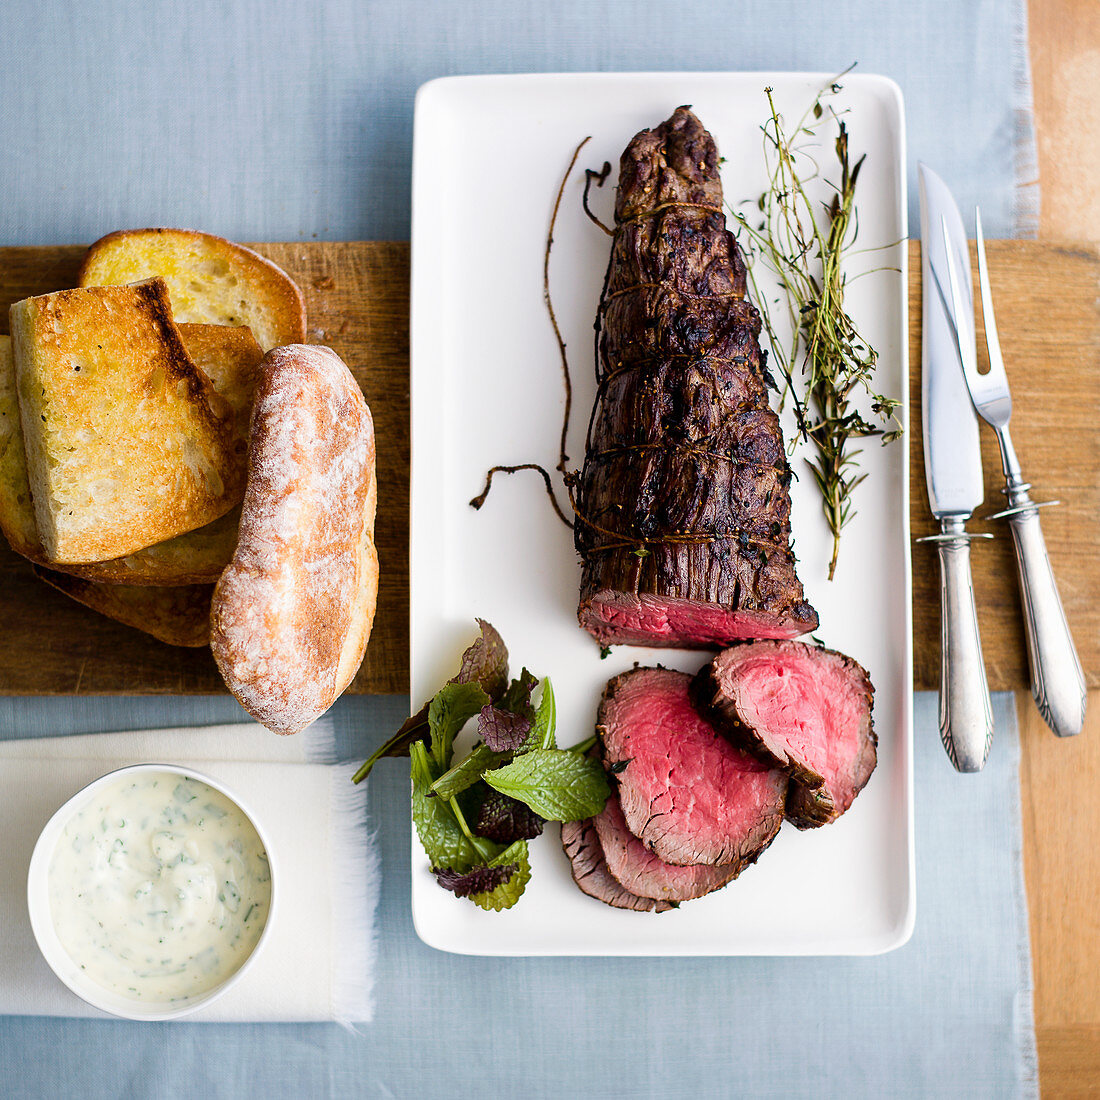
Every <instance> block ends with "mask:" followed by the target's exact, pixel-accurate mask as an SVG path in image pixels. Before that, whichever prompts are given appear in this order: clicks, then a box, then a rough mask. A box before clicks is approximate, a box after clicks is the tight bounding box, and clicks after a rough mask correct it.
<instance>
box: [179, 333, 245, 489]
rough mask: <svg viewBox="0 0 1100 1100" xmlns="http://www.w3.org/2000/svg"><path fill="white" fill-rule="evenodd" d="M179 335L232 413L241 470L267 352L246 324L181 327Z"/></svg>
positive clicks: (196, 363)
mask: <svg viewBox="0 0 1100 1100" xmlns="http://www.w3.org/2000/svg"><path fill="white" fill-rule="evenodd" d="M179 330H180V336H181V337H182V338H183V346H184V347H185V348H187V354H188V355H190V356H191V360H192V362H194V364H195V366H196V367H198V368H199V370H201V371H202V372H203V373H204V374H205V375H206V377H207V378H209V379H210V381H211V383H212V384H213V386H214V389H215V390H216V391H217V393H218V394H219V396H221V397H223V398H225V400H226V402H227V403H228V404H229V408H230V409H231V410H232V415H233V433H234V439H235V447H234V449H235V450H236V451H237V453H238V454H239V456H240V460H241V464H242V468H243V466H244V464H245V462H246V456H247V452H248V422H249V420H250V418H251V416H252V398H253V396H254V395H255V393H256V385H257V383H258V382H259V381H260V363H262V362H263V358H264V353H263V352H262V351H261V350H260V345H259V344H258V343H256V337H255V336H253V335H252V330H251V329H250V328H249V327H248V326H247V325H240V326H237V327H232V326H229V325H193V324H187V323H184V324H181V325H180V326H179Z"/></svg>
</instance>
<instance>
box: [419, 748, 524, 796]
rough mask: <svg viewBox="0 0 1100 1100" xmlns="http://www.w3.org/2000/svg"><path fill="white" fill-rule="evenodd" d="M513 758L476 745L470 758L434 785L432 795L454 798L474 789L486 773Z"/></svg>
mask: <svg viewBox="0 0 1100 1100" xmlns="http://www.w3.org/2000/svg"><path fill="white" fill-rule="evenodd" d="M511 757H512V754H511V753H510V752H493V750H492V749H490V748H489V747H488V746H486V745H475V746H474V747H473V749H472V750H471V751H470V753H469V755H468V756H465V757H463V759H462V760H460V761H459V762H458V763H457V764H455V765H454V767H452V768H451V769H450V771H446V772H444V773H443V774H442V775H441V776H440V777H439V778H438V779H437V780H436V781H435V782H434V783H433V784H432V793H433V794H436V795H438V796H439V797H440V798H454V797H455V795H457V794H461V793H462V792H463V791H465V790H467V789H468V788H470V787H472V786H473V785H474V784H475V783H476V782H477V781H478V780H479V779H480V778H481V777H482V775H484V774H485V772H487V771H489V770H490V769H492V768H499V767H500V766H501V764H507V763H508V761H509V760H510V759H511Z"/></svg>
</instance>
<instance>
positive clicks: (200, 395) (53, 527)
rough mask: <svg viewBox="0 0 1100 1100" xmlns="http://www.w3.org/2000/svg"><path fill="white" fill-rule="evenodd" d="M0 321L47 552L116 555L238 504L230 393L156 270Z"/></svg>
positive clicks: (99, 557) (65, 556)
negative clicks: (187, 334) (206, 362)
mask: <svg viewBox="0 0 1100 1100" xmlns="http://www.w3.org/2000/svg"><path fill="white" fill-rule="evenodd" d="M11 332H12V350H13V352H14V359H15V377H16V385H17V387H18V393H19V412H20V422H21V424H22V426H23V442H24V447H25V451H26V456H27V470H28V474H29V477H30V485H31V497H32V500H33V501H34V510H35V523H36V526H37V528H38V536H39V538H40V539H41V540H42V545H43V546H44V547H45V550H46V556H47V558H48V559H49V560H50V561H51V562H59V563H62V564H68V563H83V562H92V561H105V560H107V559H110V558H118V557H122V556H123V555H126V554H131V553H133V552H134V551H135V550H141V549H143V548H144V547H146V546H152V545H153V544H154V543H158V542H162V541H164V540H165V539H169V538H172V537H174V536H175V535H179V534H182V533H183V532H185V531H193V530H195V529H196V528H198V527H202V526H204V525H205V524H207V523H210V522H211V521H213V520H215V519H217V518H218V517H219V516H222V515H224V514H225V513H226V512H228V511H229V510H230V509H231V508H232V507H233V506H234V505H235V504H238V503H239V502H240V499H241V497H242V496H243V492H244V484H243V478H242V476H241V475H242V471H241V464H240V456H239V455H238V454H236V453H235V447H234V440H233V428H232V423H231V416H230V410H229V407H228V404H227V403H226V402H225V401H224V399H222V398H221V397H219V396H218V394H217V393H216V392H215V391H214V387H213V386H212V385H211V383H210V380H209V379H208V378H207V377H206V375H205V374H204V373H203V372H202V371H200V370H199V369H198V368H197V367H196V366H195V364H194V363H193V362H192V361H191V357H190V356H189V355H188V354H187V352H186V350H185V349H184V346H183V341H182V339H181V337H180V334H179V329H177V328H176V325H175V323H174V322H173V320H172V317H171V312H170V305H169V301H168V288H167V286H166V285H165V283H164V280H163V279H150V280H148V281H146V282H144V283H135V284H133V285H131V286H121V287H90V288H87V289H77V290H62V291H58V292H57V293H55V294H44V295H41V296H39V297H36V298H25V299H24V300H23V301H21V302H16V303H15V305H13V306H12V307H11Z"/></svg>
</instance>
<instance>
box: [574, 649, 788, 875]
mask: <svg viewBox="0 0 1100 1100" xmlns="http://www.w3.org/2000/svg"><path fill="white" fill-rule="evenodd" d="M691 679H692V678H691V676H689V675H688V674H687V673H684V672H675V671H673V670H670V669H664V668H635V669H634V670H632V671H631V672H625V673H623V674H622V675H620V676H616V677H614V679H612V680H611V681H610V683H609V684H608V685H607V688H606V689H605V691H604V695H603V699H602V700H601V702H600V708H599V715H598V718H597V726H596V731H597V733H598V734H599V735H600V739H601V742H602V753H603V760H604V766H605V767H606V768H607V770H608V772H609V774H610V775H611V776H613V777H614V779H615V780H616V782H617V784H618V792H619V803H620V805H621V807H622V812H623V817H624V819H625V821H626V825H627V828H628V829H629V830H630V832H631V833H633V834H634V835H635V836H636V837H638V839H639V840H640V841H641V842H642V843H643V844H644V845H645V846H646V848H648V849H649V850H650V851H651V852H653V853H654V854H655V855H656V856H657V857H658V858H659V859H661V860H663V861H664V862H665V863H671V864H675V865H677V866H690V865H694V864H701V863H702V864H712V865H715V866H717V865H720V864H730V863H736V864H741V865H744V864H748V863H751V862H753V861H754V860H755V859H756V858H757V857H758V856H759V855H760V853H761V852H762V851H764V849H765V848H766V847H767V846H768V845H769V844H770V843H771V842H772V840H773V839H774V837H775V834H776V833H777V832H778V831H779V827H780V826H781V825H782V824H783V810H784V801H785V798H786V793H787V776H786V775H785V774H784V773H783V772H781V771H778V770H776V769H773V768H769V767H767V766H766V765H764V764H761V763H760V762H759V761H758V760H756V758H755V757H752V756H750V755H749V754H748V753H745V752H742V751H741V750H740V749H736V748H734V747H733V745H731V744H730V742H729V741H727V740H726V739H725V738H724V737H721V736H720V735H719V734H718V733H717V732H716V731H715V730H714V728H713V726H711V725H710V723H709V722H708V721H707V720H706V719H705V718H703V717H702V716H701V715H700V714H699V713H698V712H697V711H696V710H695V708H694V707H693V706H692V704H691V700H690V698H689V696H688V689H689V687H690V684H691Z"/></svg>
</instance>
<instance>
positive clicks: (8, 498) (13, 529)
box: [0, 336, 46, 561]
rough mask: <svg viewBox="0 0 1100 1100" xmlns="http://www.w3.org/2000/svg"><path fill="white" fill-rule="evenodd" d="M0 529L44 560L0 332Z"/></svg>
mask: <svg viewBox="0 0 1100 1100" xmlns="http://www.w3.org/2000/svg"><path fill="white" fill-rule="evenodd" d="M0 530H3V532H4V537H5V538H6V539H7V540H8V542H9V543H10V545H11V548H12V549H13V550H14V551H15V552H16V553H17V554H22V555H23V557H25V558H30V559H31V560H32V561H40V560H41V561H44V560H45V556H46V555H45V551H44V550H43V549H42V543H41V542H40V541H39V538H38V528H37V527H35V525H34V505H33V504H32V503H31V486H30V481H29V480H28V478H27V456H26V455H25V454H24V452H23V428H22V426H21V425H20V423H19V396H18V393H17V392H16V386H15V363H14V362H13V360H12V354H11V339H10V337H7V336H0Z"/></svg>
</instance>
